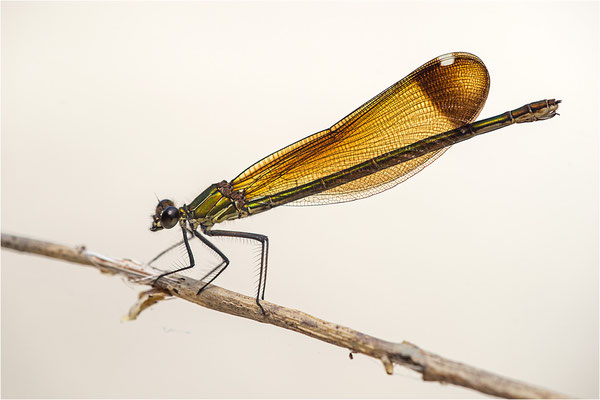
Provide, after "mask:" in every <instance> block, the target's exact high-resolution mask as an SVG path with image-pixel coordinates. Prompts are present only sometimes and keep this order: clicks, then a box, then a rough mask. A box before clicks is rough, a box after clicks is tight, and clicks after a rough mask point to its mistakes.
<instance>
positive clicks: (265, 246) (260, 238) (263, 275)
mask: <svg viewBox="0 0 600 400" xmlns="http://www.w3.org/2000/svg"><path fill="white" fill-rule="evenodd" d="M204 233H205V234H206V235H208V236H225V237H237V238H244V239H251V240H256V241H257V242H260V244H261V257H260V274H259V278H258V290H257V292H256V304H258V306H259V307H260V309H261V310H262V313H263V314H265V310H264V308H263V306H262V305H261V304H260V300H264V299H265V288H266V284H267V262H268V256H269V238H268V237H267V236H265V235H261V234H259V233H250V232H238V231H221V230H208V229H204ZM261 289H262V290H261Z"/></svg>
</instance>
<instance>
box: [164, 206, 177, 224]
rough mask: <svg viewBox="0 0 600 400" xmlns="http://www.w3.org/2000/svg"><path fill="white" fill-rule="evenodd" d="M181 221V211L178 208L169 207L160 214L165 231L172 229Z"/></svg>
mask: <svg viewBox="0 0 600 400" xmlns="http://www.w3.org/2000/svg"><path fill="white" fill-rule="evenodd" d="M178 221H179V210H178V209H177V207H172V206H171V207H167V208H165V210H164V211H163V212H162V214H160V225H161V226H162V227H163V228H165V229H171V228H172V227H174V226H175V225H177V222H178Z"/></svg>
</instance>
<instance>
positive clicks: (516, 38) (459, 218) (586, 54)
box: [1, 1, 598, 397]
mask: <svg viewBox="0 0 600 400" xmlns="http://www.w3.org/2000/svg"><path fill="white" fill-rule="evenodd" d="M451 51H468V52H472V53H474V54H476V55H478V56H479V57H480V58H481V59H482V60H483V61H484V62H485V63H486V65H487V67H488V69H489V72H490V76H491V90H490V94H489V100H488V101H487V104H486V107H485V108H484V110H483V112H482V114H481V117H489V116H493V115H496V114H499V113H501V112H504V111H506V110H508V109H513V108H516V107H520V106H521V105H523V104H525V103H528V102H531V101H536V100H539V99H543V98H553V97H556V98H560V99H562V100H563V103H562V104H561V108H560V110H559V112H560V113H561V115H560V117H557V118H554V119H552V120H550V121H545V122H537V123H535V124H525V125H520V126H516V127H510V128H507V129H503V130H501V131H497V132H494V133H490V134H487V135H484V136H482V137H478V138H475V139H473V140H470V141H468V142H465V143H462V144H459V145H457V146H455V147H453V148H452V149H450V150H449V151H448V152H447V153H446V154H445V155H444V156H442V157H441V158H440V159H439V160H438V161H436V162H435V163H434V164H432V165H431V166H430V167H428V168H426V169H425V170H424V171H423V172H421V173H419V174H418V175H417V176H416V177H414V178H412V179H410V180H409V181H407V182H405V183H403V184H402V185H400V186H398V187H396V188H394V189H392V190H389V191H387V192H385V193H383V194H380V195H378V196H374V197H371V198H368V199H365V200H361V201H357V202H353V203H346V204H341V205H335V206H323V207H305V208H291V207H280V208H278V209H275V210H272V211H270V212H268V213H265V214H262V215H260V216H256V217H252V218H248V219H247V220H242V221H235V222H231V223H228V224H225V225H224V226H223V228H225V229H234V230H245V231H251V232H259V233H263V234H267V235H268V236H269V237H270V239H271V253H270V271H269V272H270V274H269V285H268V287H267V294H266V295H267V299H268V300H269V301H272V302H275V303H277V304H281V305H285V306H288V307H292V308H297V309H300V310H303V311H305V312H308V313H311V314H313V315H315V316H318V317H320V318H323V319H325V320H329V321H333V322H336V323H339V324H342V325H346V326H349V327H352V328H354V329H358V330H360V331H363V332H364V333H367V334H371V335H374V336H376V337H379V338H382V339H386V340H390V341H402V340H408V341H411V342H413V343H415V344H417V345H419V346H422V347H423V348H425V349H427V350H430V351H433V352H436V353H438V354H441V355H443V356H446V357H450V358H452V359H455V360H458V361H462V362H465V363H469V364H473V365H475V366H479V367H481V368H485V369H488V370H491V371H493V372H496V373H500V374H503V375H507V376H509V377H513V378H516V379H521V380H524V381H527V382H530V383H534V384H537V385H541V386H545V387H548V388H552V389H554V390H557V391H561V392H564V393H567V394H569V395H571V396H578V397H597V396H598V92H597V90H598V3H597V2H585V3H577V2H567V3H561V2H532V3H530V2H521V1H519V2H468V3H467V2H465V3H462V2H450V3H447V2H444V3H442V2H440V3H437V2H418V3H413V2H369V3H367V2H351V3H345V2H328V3H317V2H310V3H294V2H286V3H275V2H272V3H271V2H259V3H253V2H245V3H237V2H227V3H196V2H186V3H160V2H158V3H146V2H137V3H82V2H80V3H50V2H49V3H11V2H2V232H7V233H16V234H23V235H27V236H31V237H34V238H39V239H45V240H51V241H56V242H58V243H62V244H68V245H82V244H85V245H86V246H87V247H88V248H89V249H91V250H94V251H98V252H101V253H104V254H106V255H110V256H115V257H129V258H135V259H139V260H149V259H150V258H151V257H152V256H154V255H155V254H156V253H157V252H158V251H160V250H162V249H163V248H164V247H166V246H167V245H169V244H171V243H172V242H173V241H175V240H176V239H178V238H179V236H178V235H179V233H178V232H177V231H167V232H160V233H151V232H150V231H149V230H148V228H149V226H150V217H149V216H150V214H151V213H152V212H153V210H154V207H155V205H156V198H155V193H156V194H157V195H158V196H159V197H161V198H164V197H171V198H174V199H175V200H176V201H177V202H178V203H183V202H189V201H191V200H192V199H193V198H194V197H195V196H196V195H197V194H198V193H200V191H202V190H203V189H204V188H205V187H206V186H208V185H209V184H212V183H214V182H218V181H220V180H223V179H228V180H229V179H232V178H233V177H235V176H236V175H237V174H238V173H239V172H241V171H242V170H244V169H245V168H246V167H248V166H249V165H250V164H252V163H253V162H255V161H257V160H258V159H260V158H262V157H263V156H265V155H266V154H268V153H271V152H272V151H274V150H276V149H278V148H281V147H283V146H285V145H287V144H289V143H291V142H293V141H296V140H297V139H299V138H301V137H304V136H306V135H308V134H311V133H313V132H316V131H318V130H321V129H324V128H327V127H329V126H330V125H332V124H333V123H335V122H337V121H338V120H339V119H340V118H342V117H343V116H345V115H346V114H347V113H349V112H350V111H352V110H354V109H355V108H356V107H358V106H359V105H360V104H362V103H363V102H364V101H366V100H368V99H369V98H371V97H372V96H373V95H375V94H377V93H379V92H380V91H381V90H382V89H384V88H386V87H388V86H389V85H391V84H392V83H394V82H396V81H397V80H399V79H401V78H402V77H403V76H405V75H407V74H408V73H410V72H411V71H412V70H413V69H415V68H417V67H418V66H420V65H421V64H423V63H425V62H426V61H428V60H430V59H432V58H434V57H436V56H438V55H440V54H444V53H448V52H451ZM217 244H218V245H219V246H221V247H222V248H223V250H224V251H226V252H227V254H229V255H230V256H231V259H232V261H233V264H232V265H231V267H230V269H229V270H228V271H227V272H226V273H225V274H224V275H223V277H222V279H219V280H218V281H217V284H219V285H220V286H223V287H226V288H228V289H232V290H238V291H241V292H243V293H245V294H249V295H253V293H254V286H253V280H254V275H255V264H254V261H253V257H254V254H255V251H256V249H255V247H253V246H252V245H249V244H245V243H243V242H240V241H233V242H232V241H228V240H219V241H218V242H217ZM200 258H201V259H202V257H200ZM205 261H206V260H205ZM138 289H139V288H138V287H132V286H131V285H129V286H128V285H126V284H124V283H123V282H122V281H121V280H120V279H118V278H115V277H111V276H105V275H101V274H99V273H98V272H97V271H96V270H94V269H91V268H83V267H80V266H76V265H72V264H68V263H65V262H60V261H53V260H49V259H45V258H41V257H35V256H27V255H22V254H17V253H14V252H9V251H2V393H1V394H2V396H4V397H23V396H24V397H40V396H41V397H480V396H481V395H480V394H478V393H476V392H472V391H469V390H466V389H460V388H456V387H453V386H450V385H439V384H437V383H426V382H422V381H421V380H420V377H419V375H417V374H414V373H412V372H410V371H408V370H406V369H402V368H398V367H397V368H396V376H393V377H390V376H387V375H386V374H385V373H384V369H383V367H382V365H381V363H379V362H377V361H375V360H372V359H369V358H366V357H363V356H356V357H355V359H354V360H352V361H351V360H350V359H349V358H348V351H347V350H346V349H340V348H336V347H333V346H331V345H328V344H325V343H321V342H318V341H315V340H313V339H310V338H307V337H304V336H302V335H299V334H296V333H293V332H290V331H286V330H283V329H280V328H276V327H272V326H268V325H263V324H260V323H257V322H253V321H249V320H245V319H241V318H235V317H232V316H229V315H225V314H220V313H217V312H214V311H210V310H207V309H203V308H201V307H198V306H195V305H192V304H187V303H185V302H183V301H179V300H173V301H169V302H163V303H161V304H159V305H157V306H155V307H154V308H153V309H151V310H150V311H147V312H145V313H143V314H142V315H141V317H140V319H139V320H137V321H134V322H129V323H121V322H119V319H120V317H121V316H122V315H123V314H124V313H126V311H127V310H128V308H129V306H130V305H131V304H132V303H133V302H134V300H135V298H136V295H137V291H138Z"/></svg>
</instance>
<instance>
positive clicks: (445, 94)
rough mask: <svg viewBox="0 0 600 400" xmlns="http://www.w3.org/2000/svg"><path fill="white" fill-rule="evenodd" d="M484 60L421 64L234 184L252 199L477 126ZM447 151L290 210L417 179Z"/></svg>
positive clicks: (448, 58) (485, 79)
mask: <svg viewBox="0 0 600 400" xmlns="http://www.w3.org/2000/svg"><path fill="white" fill-rule="evenodd" d="M489 84H490V79H489V74H488V72H487V69H486V67H485V65H484V64H483V62H482V61H481V60H480V59H479V58H478V57H476V56H474V55H472V54H469V53H450V54H445V55H443V56H440V57H437V58H435V59H433V60H431V61H429V62H428V63H426V64H424V65H422V66H421V67H419V68H418V69H416V70H415V71H414V72H412V73H411V74H410V75H408V76H406V77H405V78H404V79H402V80H401V81H399V82H397V83H396V84H394V85H392V86H390V87H389V88H387V89H386V90H384V91H383V92H381V93H380V94H378V95H377V96H375V97H373V98H372V99H371V100H369V101H367V102H366V103H365V104H363V105H362V106H361V107H359V108H358V109H356V110H355V111H354V112H352V113H351V114H350V115H348V116H347V117H345V118H343V119H342V120H341V121H339V122H338V123H336V124H335V125H333V126H332V127H331V128H329V129H326V130H324V131H321V132H317V133H315V134H313V135H311V136H308V137H306V138H304V139H302V140H299V141H297V142H296V143H293V144H291V145H289V146H287V147H285V148H283V149H281V150H279V151H276V152H275V153H273V154H271V155H269V156H267V157H265V158H263V159H262V160H260V161H259V162H257V163H256V164H254V165H252V166H251V167H250V168H248V169H247V170H246V171H244V172H242V173H241V174H240V175H239V176H238V177H237V178H235V179H234V180H233V181H232V184H233V189H234V190H241V191H243V193H244V194H245V197H246V199H247V200H254V199H258V198H262V197H265V196H272V195H274V194H277V193H280V192H282V191H286V190H289V189H292V188H295V187H297V186H300V185H302V184H305V183H309V182H313V181H315V180H318V179H320V178H322V177H325V176H328V175H330V174H332V173H335V172H338V171H340V170H343V169H345V168H349V167H352V166H354V165H357V164H360V163H361V162H364V161H367V160H369V159H372V158H374V157H377V156H379V155H381V154H385V153H387V152H389V151H392V150H394V149H398V148H400V147H403V146H406V145H409V144H411V143H414V142H416V141H418V140H421V139H424V138H426V137H429V136H432V135H435V134H438V133H442V132H445V131H448V130H451V129H454V128H457V127H459V126H461V125H464V124H467V123H470V122H472V121H473V120H475V118H476V117H477V116H478V115H479V113H480V111H481V109H482V108H483V105H484V103H485V100H486V98H487V95H488V91H489ZM445 150H446V149H442V150H439V151H437V152H433V153H429V154H426V155H424V156H421V157H419V158H416V159H413V160H410V161H408V162H405V163H402V164H398V165H395V166H393V167H390V168H387V169H385V170H382V171H379V172H376V173H373V174H371V175H368V176H366V177H363V178H360V179H357V180H354V181H352V182H348V183H346V184H343V185H341V186H338V187H335V188H332V189H329V190H326V191H323V192H320V193H315V194H312V195H310V196H308V197H305V198H302V199H300V200H296V201H295V202H294V203H291V204H293V205H316V204H330V203H339V202H344V201H351V200H356V199H360V198H364V197H368V196H371V195H373V194H376V193H379V192H382V191H384V190H387V189H389V188H391V187H393V186H395V185H397V184H398V183H400V182H402V181H404V180H406V179H408V178H409V177H411V176H413V175H414V174H416V173H417V172H419V171H420V170H422V169H423V168H425V167H426V166H427V165H429V164H430V163H431V162H432V161H434V160H435V159H436V158H437V157H439V156H440V155H441V154H442V153H443V152H444V151H445Z"/></svg>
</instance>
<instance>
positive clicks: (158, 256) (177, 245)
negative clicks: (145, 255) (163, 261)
mask: <svg viewBox="0 0 600 400" xmlns="http://www.w3.org/2000/svg"><path fill="white" fill-rule="evenodd" d="M188 233H189V234H191V235H192V236H193V233H192V231H191V230H190V229H188ZM192 236H190V237H189V238H188V239H190V238H191V237H192ZM182 243H183V240H180V241H179V242H177V243H175V244H174V245H172V246H169V247H167V248H166V249H165V250H163V251H161V252H160V253H158V254H157V255H156V257H154V258H153V259H152V260H150V261H148V265H152V263H153V262H155V261H156V260H158V259H159V258H161V257H162V256H164V255H165V254H167V253H168V252H169V251H171V250H173V249H174V248H176V247H179V246H181V244H182Z"/></svg>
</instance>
